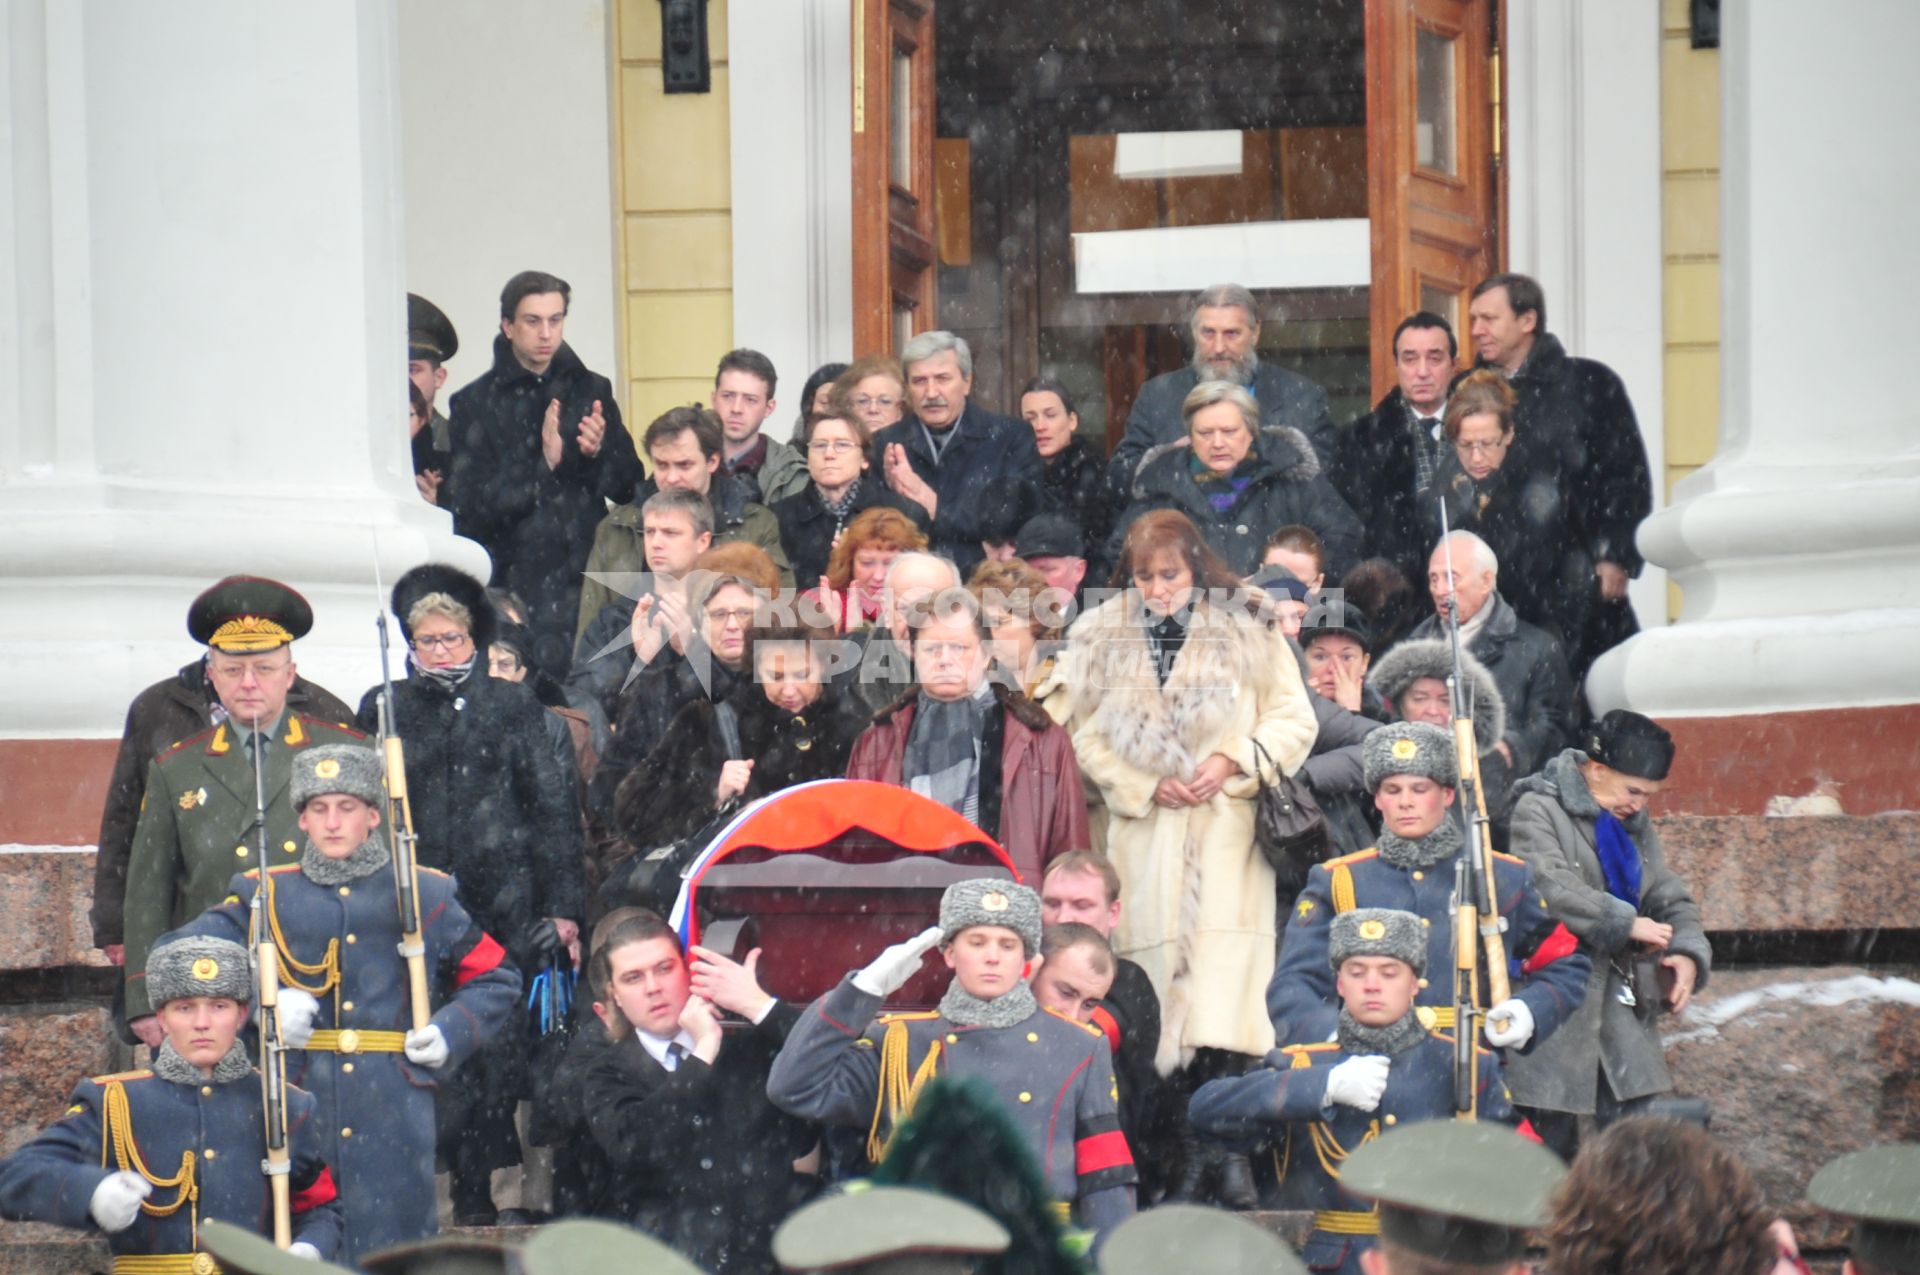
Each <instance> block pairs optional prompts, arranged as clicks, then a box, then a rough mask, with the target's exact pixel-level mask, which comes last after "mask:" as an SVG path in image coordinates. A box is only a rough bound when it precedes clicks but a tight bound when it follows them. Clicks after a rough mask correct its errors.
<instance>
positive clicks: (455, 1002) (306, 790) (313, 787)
mask: <svg viewBox="0 0 1920 1275" xmlns="http://www.w3.org/2000/svg"><path fill="white" fill-rule="evenodd" d="M381 772H382V768H381V761H380V755H379V754H378V753H376V752H374V751H373V750H372V749H371V748H363V747H360V746H358V745H354V744H327V745H322V746H320V747H317V748H308V749H305V750H303V751H302V752H300V753H299V754H297V755H296V756H295V757H294V758H293V760H292V778H291V781H290V783H289V785H288V793H289V797H290V799H291V801H292V804H293V808H294V809H295V810H296V811H298V812H299V819H300V829H301V832H302V833H303V834H304V835H303V838H302V841H303V844H302V847H301V850H300V858H299V861H298V862H297V863H281V864H274V865H273V866H271V867H269V868H268V869H267V872H266V881H267V887H266V895H265V897H264V898H263V899H262V900H261V917H262V921H261V923H262V924H263V925H264V927H265V929H266V931H267V935H268V936H270V937H271V939H272V941H273V943H274V944H275V946H276V947H278V949H279V951H280V970H281V979H282V982H283V984H284V986H283V987H282V989H281V992H280V1023H281V1035H282V1036H283V1038H284V1039H285V1040H286V1043H287V1044H288V1045H290V1046H292V1047H294V1049H296V1050H298V1051H301V1052H296V1053H293V1054H290V1055H289V1057H288V1064H287V1073H288V1075H289V1077H291V1078H292V1079H293V1080H295V1081H296V1082H297V1083H299V1084H300V1085H301V1086H302V1087H303V1088H305V1089H306V1090H308V1091H309V1092H310V1093H312V1094H313V1096H314V1099H315V1101H316V1102H317V1103H318V1104H319V1121H318V1125H319V1129H320V1137H321V1146H322V1150H323V1154H324V1155H325V1156H326V1159H327V1162H328V1163H329V1164H331V1165H333V1166H334V1167H335V1169H336V1170H337V1171H338V1173H339V1175H340V1193H341V1205H342V1208H343V1210H344V1211H345V1213H346V1228H347V1230H346V1243H345V1247H344V1251H345V1253H346V1255H347V1256H348V1257H350V1258H358V1257H359V1256H360V1255H362V1254H364V1253H368V1252H371V1251H373V1250H375V1249H379V1248H385V1247H387V1246H389V1245H392V1244H398V1243H401V1242H403V1241H406V1240H417V1239H420V1238H422V1237H423V1236H428V1235H432V1234H433V1233H434V1232H435V1230H436V1229H437V1226H436V1219H435V1210H434V1187H433V1147H434V1116H433V1090H434V1087H435V1084H436V1080H437V1077H439V1076H442V1075H445V1074H447V1073H446V1069H447V1068H449V1067H452V1066H456V1065H458V1064H459V1063H460V1062H461V1061H462V1060H463V1059H465V1058H466V1057H467V1056H468V1055H469V1054H471V1053H472V1052H473V1050H474V1049H475V1048H476V1047H477V1046H478V1044H479V1043H480V1042H481V1041H483V1040H485V1039H486V1038H487V1037H489V1036H490V1035H492V1034H493V1033H494V1032H496V1031H498V1030H499V1029H500V1027H501V1026H502V1024H504V1023H505V1022H506V1020H507V1016H508V1015H509V1014H511V1013H512V1012H513V1009H514V1006H515V1004H516V1003H517V1001H518V999H519V995H520V974H519V971H518V970H516V969H515V968H514V966H513V964H512V963H511V962H510V961H508V960H507V959H506V952H505V951H504V950H503V949H502V948H501V946H500V944H499V943H497V942H495V941H494V940H493V939H492V938H491V937H489V936H488V935H487V933H486V932H485V931H484V930H482V929H481V928H480V927H479V926H478V925H477V924H475V923H474V921H473V919H472V918H471V917H470V916H469V915H468V914H467V911H466V909H465V908H463V907H462V906H461V905H460V901H459V900H458V899H457V898H456V897H455V895H454V882H453V878H451V877H449V876H447V875H446V874H445V873H441V872H435V871H433V870H432V869H430V868H421V869H419V872H418V877H419V893H418V906H419V910H420V918H421V941H422V943H423V944H424V945H425V948H426V951H425V956H424V959H425V963H426V968H427V975H428V984H429V993H430V996H431V999H432V1003H433V1004H434V1005H436V1006H438V1009H437V1010H436V1011H435V1013H434V1015H433V1019H432V1023H431V1024H430V1025H429V1026H427V1027H423V1028H420V1029H419V1030H417V1031H415V1030H410V1028H411V1025H412V1016H411V1004H410V997H409V993H408V979H407V966H406V962H405V961H404V960H403V959H402V957H401V955H400V953H399V950H398V949H399V947H400V944H401V930H400V913H399V903H398V899H397V896H396V888H395V882H394V874H393V868H392V863H391V856H390V854H389V851H388V849H387V843H386V838H385V837H384V836H383V835H382V833H381V830H380V826H379V825H380V810H381V805H382V801H383V790H382V786H381ZM260 881H261V874H260V870H259V869H257V868H255V869H251V870H249V871H247V872H245V873H241V874H236V875H235V876H234V878H233V881H232V883H231V885H230V887H229V888H230V889H231V890H232V894H231V895H230V896H229V897H228V899H227V901H226V902H225V903H223V904H221V905H220V906H218V907H215V908H212V909H210V910H209V911H207V912H205V913H203V914H201V915H200V916H199V917H197V918H195V919H194V920H192V921H190V922H188V923H187V925H186V926H185V927H183V929H182V930H181V931H180V933H185V934H207V935H214V936H217V937H220V938H225V939H232V940H234V941H237V942H255V943H257V942H262V941H265V939H264V938H259V939H250V938H249V935H250V933H251V927H252V917H253V912H252V906H253V900H254V895H255V893H256V892H257V891H258V890H259V889H260Z"/></svg>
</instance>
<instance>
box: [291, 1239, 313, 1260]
mask: <svg viewBox="0 0 1920 1275" xmlns="http://www.w3.org/2000/svg"><path fill="white" fill-rule="evenodd" d="M287 1256H288V1257H304V1258H306V1259H307V1260H308V1261H309V1262H317V1261H319V1260H320V1250H319V1249H317V1248H315V1247H314V1246H313V1245H311V1244H309V1243H307V1242H306V1241H305V1240H295V1241H294V1242H293V1243H291V1244H289V1245H287Z"/></svg>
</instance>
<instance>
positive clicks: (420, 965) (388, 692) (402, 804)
mask: <svg viewBox="0 0 1920 1275" xmlns="http://www.w3.org/2000/svg"><path fill="white" fill-rule="evenodd" d="M373 584H374V588H375V589H376V590H377V591H378V593H379V596H380V601H379V604H378V606H377V608H376V609H375V611H374V613H373V623H374V627H375V628H377V629H378V630H379V631H380V714H379V736H380V754H381V756H382V757H383V758H384V759H385V761H386V777H385V787H386V791H387V809H386V823H387V828H388V833H387V839H388V841H389V842H391V843H392V847H393V894H394V898H395V899H397V900H398V901H399V904H400V955H401V956H402V957H404V958H406V962H407V1001H408V1004H409V1007H410V1008H411V1010H412V1014H413V1029H414V1030H415V1031H419V1030H420V1029H421V1028H423V1027H425V1026H427V1025H428V1024H429V1023H430V1022H431V1021H432V1020H433V1005H432V1002H430V1001H429V1000H428V998H427V945H426V943H425V942H424V941H423V940H422V939H421V936H420V863H419V858H418V856H417V854H416V849H417V843H416V842H415V839H414V835H413V803H412V801H410V800H409V799H408V797H407V758H406V752H405V750H404V749H403V748H402V746H401V743H400V735H399V732H398V731H397V730H396V729H395V725H394V720H393V674H392V672H391V670H390V669H389V668H388V666H387V603H386V597H387V588H386V585H385V583H384V582H382V580H381V579H380V555H379V553H378V551H377V550H376V551H375V553H374V558H373Z"/></svg>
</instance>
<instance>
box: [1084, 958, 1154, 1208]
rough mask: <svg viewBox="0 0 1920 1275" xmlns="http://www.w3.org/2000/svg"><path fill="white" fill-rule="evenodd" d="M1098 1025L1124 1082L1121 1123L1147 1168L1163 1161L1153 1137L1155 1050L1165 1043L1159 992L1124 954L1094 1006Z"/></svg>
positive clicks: (1136, 1155) (1120, 1081) (1138, 1159)
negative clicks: (1161, 1038)
mask: <svg viewBox="0 0 1920 1275" xmlns="http://www.w3.org/2000/svg"><path fill="white" fill-rule="evenodd" d="M1093 1025H1094V1026H1095V1027H1098V1028H1099V1029H1100V1030H1101V1031H1103V1032H1105V1033H1106V1036H1107V1046H1108V1049H1109V1050H1110V1051H1111V1052H1112V1054H1113V1078H1114V1082H1115V1083H1116V1084H1117V1085H1118V1086H1119V1087H1120V1128H1121V1130H1122V1131H1123V1132H1125V1134H1126V1135H1127V1145H1128V1146H1130V1147H1132V1148H1133V1153H1134V1155H1133V1158H1134V1163H1136V1164H1137V1165H1139V1166H1140V1168H1141V1169H1142V1170H1143V1171H1145V1172H1152V1171H1154V1170H1156V1169H1158V1168H1159V1167H1161V1166H1160V1163H1159V1161H1160V1160H1161V1157H1160V1156H1159V1155H1158V1154H1150V1152H1158V1151H1160V1150H1161V1148H1159V1147H1157V1146H1152V1147H1150V1146H1149V1139H1150V1138H1151V1137H1153V1133H1154V1131H1153V1130H1152V1113H1153V1100H1154V1097H1155V1093H1156V1091H1157V1090H1158V1089H1159V1088H1160V1074H1159V1073H1158V1072H1156V1071H1155V1070H1154V1069H1153V1055H1154V1053H1155V1051H1157V1050H1158V1049H1159V1048H1160V997H1159V996H1158V995H1157V994H1156V993H1155V992H1154V990H1153V980H1152V979H1150V978H1148V977H1147V972H1146V971H1145V970H1143V969H1141V968H1140V966H1139V965H1138V964H1137V963H1136V962H1134V961H1129V960H1127V959H1126V958H1125V957H1115V958H1114V962H1113V986H1112V987H1110V988H1108V989H1107V995H1106V999H1104V1000H1102V1001H1101V1002H1100V1004H1099V1007H1098V1008H1096V1009H1095V1010H1094V1011H1093Z"/></svg>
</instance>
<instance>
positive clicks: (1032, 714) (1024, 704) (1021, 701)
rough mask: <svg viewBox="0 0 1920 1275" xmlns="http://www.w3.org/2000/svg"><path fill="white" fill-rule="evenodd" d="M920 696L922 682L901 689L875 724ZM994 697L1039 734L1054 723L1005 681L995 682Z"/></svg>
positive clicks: (911, 703) (891, 718)
mask: <svg viewBox="0 0 1920 1275" xmlns="http://www.w3.org/2000/svg"><path fill="white" fill-rule="evenodd" d="M919 698H920V683H918V682H915V683H913V684H912V685H910V686H908V687H907V688H906V689H905V690H903V691H901V692H900V694H899V695H898V696H896V697H895V698H894V700H893V702H892V703H890V704H888V705H887V706H886V707H885V708H883V709H881V710H880V711H879V712H877V713H875V714H874V715H873V724H874V725H875V726H878V725H879V724H880V723H882V722H888V721H892V720H893V718H894V717H895V716H896V715H897V714H898V713H899V712H900V710H901V709H903V708H912V707H913V705H914V704H915V703H916V702H917V701H918V700H919ZM993 699H994V702H995V703H996V704H998V705H999V706H1000V707H1001V708H1002V709H1004V710H1006V714H1007V716H1009V717H1011V718H1013V720H1014V721H1016V722H1019V723H1020V724H1021V725H1022V726H1024V727H1026V728H1027V729H1028V730H1030V731H1033V732H1034V733H1036V734H1038V733H1040V732H1041V731H1044V730H1046V729H1047V727H1049V726H1051V725H1053V719H1052V718H1051V717H1048V716H1047V710H1046V709H1044V708H1041V707H1040V706H1039V705H1038V704H1036V703H1034V702H1033V701H1032V700H1030V699H1028V698H1027V697H1026V696H1025V695H1022V694H1021V693H1020V692H1019V691H1016V690H1014V689H1013V688H1012V687H1011V686H1008V685H1006V684H1005V683H1004V682H995V683H993Z"/></svg>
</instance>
